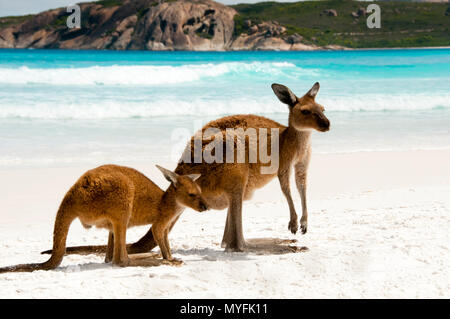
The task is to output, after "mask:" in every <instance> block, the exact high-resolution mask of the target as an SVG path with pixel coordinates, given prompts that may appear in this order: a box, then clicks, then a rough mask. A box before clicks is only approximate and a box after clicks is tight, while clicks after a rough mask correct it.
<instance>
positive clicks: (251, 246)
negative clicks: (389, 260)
mask: <svg viewBox="0 0 450 319" xmlns="http://www.w3.org/2000/svg"><path fill="white" fill-rule="evenodd" d="M296 242H297V240H296V239H281V238H252V239H247V240H246V243H247V247H246V248H245V251H243V252H225V251H224V250H223V249H222V248H220V249H212V248H203V249H195V248H192V249H187V250H186V249H183V250H180V249H178V250H174V251H173V253H176V254H180V255H184V256H194V255H195V256H199V257H201V258H200V259H197V260H189V262H195V261H205V260H207V261H217V260H250V259H252V258H251V255H284V254H293V253H300V252H306V251H308V250H309V249H308V247H305V246H295V245H293V244H294V243H296ZM94 254H96V255H104V253H100V252H99V253H94ZM129 258H130V265H129V266H128V267H157V266H163V265H165V266H180V265H182V262H181V261H179V260H175V261H168V260H165V259H162V257H161V254H160V253H157V252H149V253H141V254H130V255H129ZM111 267H115V266H112V265H111V264H105V263H88V264H83V265H77V266H67V267H61V268H59V270H62V271H69V272H70V270H71V269H73V270H75V269H74V268H76V270H77V271H86V270H96V269H107V268H111Z"/></svg>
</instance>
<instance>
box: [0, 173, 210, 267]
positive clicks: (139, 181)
mask: <svg viewBox="0 0 450 319" xmlns="http://www.w3.org/2000/svg"><path fill="white" fill-rule="evenodd" d="M159 169H161V170H162V172H163V174H164V175H165V176H166V178H167V179H168V180H169V181H171V185H170V186H169V188H168V189H167V190H166V191H165V192H164V191H163V190H161V189H160V188H159V187H158V186H157V185H156V184H155V183H153V182H152V181H151V180H150V179H148V178H147V177H146V176H144V175H143V174H141V173H140V172H138V171H136V170H134V169H132V168H128V167H123V166H116V165H105V166H100V167H98V168H95V169H93V170H90V171H87V172H86V173H85V174H84V175H83V176H81V177H80V179H79V180H78V181H77V182H76V183H75V185H73V186H72V187H71V188H70V190H69V191H68V192H67V194H66V195H65V197H64V199H63V201H62V203H61V205H60V208H59V210H58V213H57V215H56V220H55V227H54V233H53V250H52V256H51V257H50V259H49V260H48V261H47V262H44V263H42V264H27V265H17V266H11V267H5V268H0V273H3V272H20V271H34V270H39V269H42V270H48V269H54V268H56V267H58V266H59V265H60V264H61V261H62V259H63V256H64V254H65V250H66V238H67V233H68V231H69V227H70V224H71V223H72V221H73V220H74V219H76V218H79V219H80V221H81V223H82V224H83V225H84V226H85V227H90V226H96V227H99V228H106V229H108V230H109V231H110V233H109V238H108V246H107V249H106V252H107V254H106V258H105V261H106V262H109V261H111V260H112V263H113V264H115V265H119V266H127V265H128V264H129V258H128V254H127V251H126V230H127V228H130V227H133V226H140V225H147V224H152V225H153V227H152V233H153V237H154V238H155V240H156V242H157V244H158V245H159V247H160V249H161V253H162V256H163V258H164V259H166V260H169V261H172V260H174V259H173V258H172V255H171V252H170V246H169V241H168V238H167V237H168V233H169V230H170V229H171V228H172V226H173V224H174V223H175V221H176V220H177V219H178V218H179V216H180V215H181V213H182V212H183V210H184V208H185V207H186V206H188V207H191V208H193V209H195V210H197V211H204V210H206V209H207V206H206V203H205V201H204V199H203V198H202V196H201V190H200V188H199V186H198V185H197V184H196V183H195V182H194V180H195V179H196V178H198V177H199V176H198V175H196V176H194V175H188V176H181V175H177V174H175V173H173V172H170V171H168V170H165V169H163V168H160V167H159Z"/></svg>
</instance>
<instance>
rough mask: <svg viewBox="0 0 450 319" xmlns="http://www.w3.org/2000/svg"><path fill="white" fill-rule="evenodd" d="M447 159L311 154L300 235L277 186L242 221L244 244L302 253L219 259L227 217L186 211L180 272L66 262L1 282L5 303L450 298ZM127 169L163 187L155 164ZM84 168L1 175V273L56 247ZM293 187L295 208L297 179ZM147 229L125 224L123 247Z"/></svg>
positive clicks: (176, 239)
mask: <svg viewBox="0 0 450 319" xmlns="http://www.w3.org/2000/svg"><path fill="white" fill-rule="evenodd" d="M449 161H450V150H439V151H405V152H359V153H346V154H313V157H312V161H311V168H310V171H309V189H308V199H309V202H308V205H309V213H310V218H309V228H308V233H307V234H306V235H300V234H297V235H292V234H290V232H289V231H288V229H287V224H288V221H289V210H288V206H287V203H286V201H285V200H284V198H283V195H282V193H281V190H280V188H279V186H278V181H277V180H274V181H273V182H271V183H270V184H269V185H267V186H266V187H265V188H263V189H260V190H259V191H257V192H256V193H255V196H254V198H253V199H252V200H250V201H247V202H245V204H244V214H243V215H244V217H243V220H244V221H243V223H244V234H245V236H246V238H247V239H255V238H280V239H296V240H297V241H298V242H297V243H296V244H295V245H297V246H299V247H307V248H308V250H306V251H305V250H302V251H301V252H297V253H292V252H289V253H283V254H276V253H273V252H270V251H264V250H262V251H252V252H247V253H225V252H224V251H223V249H222V248H220V245H219V243H220V241H221V238H222V233H223V227H224V223H225V217H226V212H225V211H208V212H205V213H196V212H194V211H192V210H186V211H185V212H184V214H183V215H182V217H181V219H180V220H179V222H178V223H177V224H176V226H175V227H174V229H173V231H172V232H171V234H170V236H169V239H170V242H171V245H172V250H173V253H174V256H175V257H177V258H181V259H183V261H184V264H183V265H182V266H181V267H172V266H159V267H135V268H123V269H122V268H117V267H113V266H111V265H110V264H104V263H103V256H98V255H87V256H78V255H72V256H66V257H65V258H64V260H63V263H62V265H61V267H59V268H58V269H56V270H54V271H37V272H34V273H15V274H14V273H13V274H2V275H0V298H30V297H31V298H42V297H43V298H116V297H121V298H152V297H156V298H159V297H161V298H203V297H212V298H216V297H217V298H320V297H330V298H349V297H350V298H361V297H362V298H385V297H388V298H417V297H420V298H449V297H450V272H449V267H448V265H449V262H450V251H449V245H448V244H449V242H450V241H449V240H450V234H449V231H448V230H449V229H450V196H449V194H450V183H449V181H450V165H448V163H449ZM158 164H162V165H165V166H166V167H168V168H173V167H174V166H175V164H174V163H158ZM134 167H135V168H137V169H139V170H140V171H142V172H143V173H144V174H146V175H147V176H149V177H150V178H151V179H152V180H154V181H155V182H156V183H158V185H160V186H161V187H162V188H165V187H167V184H168V183H167V182H166V181H165V180H164V178H163V177H162V175H161V174H160V173H159V172H158V171H157V169H156V168H155V167H154V165H153V163H146V164H142V165H134ZM90 168H92V167H91V166H84V167H82V166H77V167H65V168H17V169H8V170H7V169H2V170H1V171H0V194H1V195H0V197H1V198H0V202H1V203H2V210H1V212H0V217H1V220H2V223H1V224H0V248H1V250H0V267H2V266H8V265H12V264H17V263H27V262H40V261H44V260H46V258H47V256H43V255H40V251H42V250H44V249H48V248H50V247H51V243H52V231H53V222H54V216H55V214H56V210H57V208H58V205H59V203H60V201H61V199H62V197H63V196H64V194H65V192H66V191H67V190H68V189H69V187H70V186H71V185H72V184H73V183H74V182H75V181H76V179H77V178H78V177H79V176H80V175H81V174H82V173H83V172H84V171H85V170H87V169H90ZM292 192H293V194H294V198H295V204H296V207H297V212H298V213H300V212H301V205H300V199H299V196H298V193H297V192H296V190H295V186H294V183H292ZM147 229H148V228H147V227H139V228H133V229H130V230H129V231H128V234H127V236H128V242H132V241H135V240H137V239H139V238H140V237H141V236H142V235H143V234H144V233H145V232H146V231H147ZM106 241H107V233H106V231H104V230H98V229H91V230H85V229H84V228H83V227H82V226H81V224H80V223H79V222H78V221H75V222H74V223H73V225H72V227H71V230H70V233H69V237H68V245H85V244H104V243H106ZM155 251H158V249H155Z"/></svg>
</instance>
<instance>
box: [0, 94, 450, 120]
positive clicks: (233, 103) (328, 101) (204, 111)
mask: <svg viewBox="0 0 450 319" xmlns="http://www.w3.org/2000/svg"><path fill="white" fill-rule="evenodd" d="M317 100H318V102H319V103H320V104H322V105H323V106H324V107H325V108H326V110H327V111H341V112H342V111H344V112H359V111H367V112H372V111H396V110H398V111H418V110H433V109H437V108H450V94H448V95H441V96H439V95H435V96H424V95H406V94H404V95H397V96H390V97H389V99H388V100H386V98H385V97H384V96H381V95H367V96H366V95H360V96H353V97H349V96H344V97H336V98H333V97H328V96H326V97H323V98H318V99H317ZM64 103H65V104H64ZM64 103H62V102H61V101H59V100H48V101H39V100H37V101H21V103H20V104H16V103H12V102H11V103H3V104H2V105H1V107H0V118H36V119H107V118H134V117H143V118H147V117H154V116H184V115H192V116H197V115H202V116H209V115H214V116H220V115H223V114H242V113H256V114H273V113H287V107H286V106H285V105H283V104H281V103H280V102H279V101H278V100H277V99H276V98H275V97H273V96H262V97H261V96H259V97H248V98H246V97H245V98H229V99H224V98H222V99H214V100H209V99H199V98H197V99H190V100H181V97H174V98H173V99H171V100H149V101H143V102H130V101H127V100H126V99H123V98H122V99H117V100H98V101H83V100H82V101H71V102H64Z"/></svg>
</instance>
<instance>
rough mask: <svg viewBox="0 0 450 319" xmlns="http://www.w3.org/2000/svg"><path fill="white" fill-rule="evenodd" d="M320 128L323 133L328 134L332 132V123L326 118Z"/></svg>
mask: <svg viewBox="0 0 450 319" xmlns="http://www.w3.org/2000/svg"><path fill="white" fill-rule="evenodd" d="M319 128H320V131H321V132H327V131H329V130H330V121H329V120H328V119H327V118H325V119H323V120H321V121H320V122H319Z"/></svg>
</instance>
